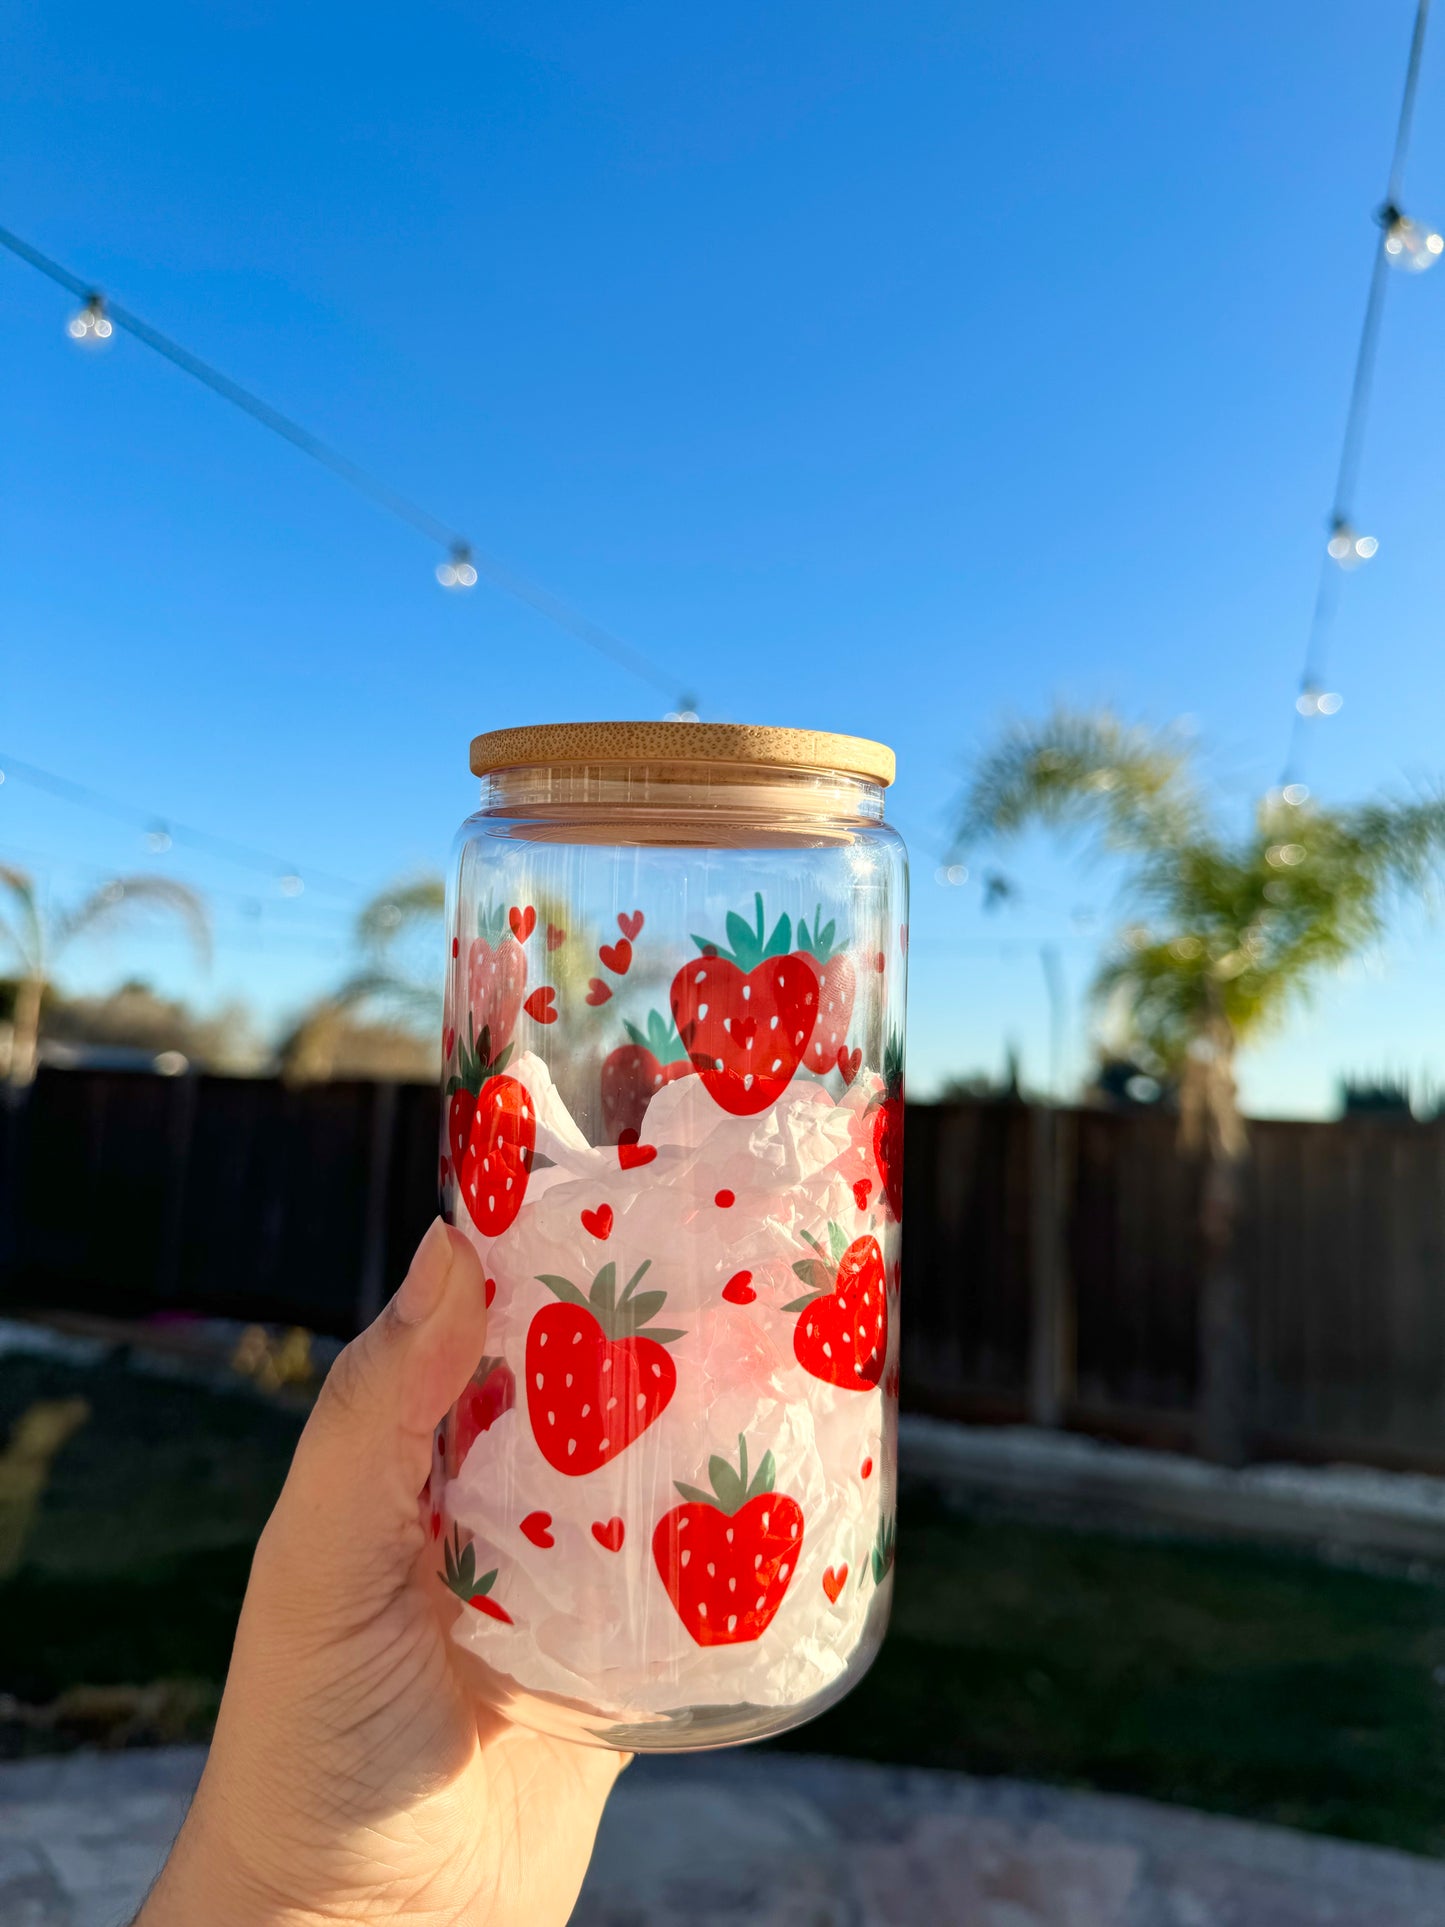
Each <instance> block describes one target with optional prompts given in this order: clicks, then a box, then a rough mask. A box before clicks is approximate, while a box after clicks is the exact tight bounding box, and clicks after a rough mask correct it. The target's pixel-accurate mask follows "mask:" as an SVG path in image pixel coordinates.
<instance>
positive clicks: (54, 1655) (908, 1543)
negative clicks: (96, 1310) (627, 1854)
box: [0, 1358, 1445, 1854]
mask: <svg viewBox="0 0 1445 1927" xmlns="http://www.w3.org/2000/svg"><path fill="white" fill-rule="evenodd" d="M77 1394H78V1395H80V1396H81V1397H83V1398H85V1399H86V1401H87V1402H88V1404H89V1406H90V1411H91V1416H90V1418H89V1420H88V1421H87V1422H86V1424H84V1425H83V1426H82V1427H81V1428H80V1430H79V1431H78V1432H76V1433H75V1434H74V1436H73V1437H71V1438H70V1439H69V1441H68V1442H67V1443H66V1444H65V1445H64V1446H63V1448H62V1449H61V1451H60V1453H59V1455H58V1457H57V1458H56V1460H55V1462H54V1464H53V1466H52V1467H51V1471H50V1476H49V1482H48V1484H47V1486H46V1488H45V1490H44V1493H43V1495H42V1497H41V1501H40V1506H39V1510H38V1512H37V1514H36V1516H35V1519H34V1521H33V1523H32V1525H31V1528H30V1531H29V1534H28V1537H27V1539H26V1543H25V1551H24V1556H23V1560H22V1562H21V1564H20V1565H19V1567H18V1569H17V1570H16V1571H15V1572H13V1573H12V1574H11V1575H10V1576H9V1577H8V1578H0V1694H10V1695H14V1696H15V1698H16V1699H18V1700H20V1701H22V1702H24V1703H26V1705H28V1706H30V1707H44V1706H48V1705H52V1704H53V1703H54V1702H56V1701H57V1700H59V1699H60V1696H61V1695H62V1694H66V1693H67V1692H71V1693H73V1691H74V1689H75V1688H76V1687H78V1686H87V1687H106V1686H114V1685H126V1684H129V1685H134V1686H146V1685H149V1684H151V1683H153V1682H156V1681H162V1680H165V1681H179V1682H188V1683H189V1684H188V1686H187V1689H186V1691H185V1692H183V1693H178V1694H177V1695H176V1705H177V1707H178V1708H179V1709H180V1710H179V1711H178V1712H176V1713H175V1714H174V1716H173V1718H172V1719H171V1722H170V1724H166V1723H165V1721H164V1720H163V1721H162V1723H161V1727H160V1731H161V1732H162V1733H163V1734H164V1736H166V1737H172V1736H175V1737H188V1736H199V1735H200V1734H202V1733H203V1732H204V1728H205V1722H206V1719H207V1717H208V1715H209V1713H210V1711H211V1710H212V1709H213V1708H214V1705H215V1701H216V1696H217V1694H218V1692H219V1688H220V1683H221V1681H222V1679H223V1678H224V1674H225V1667H226V1662H227V1657H228V1654H229V1651H230V1642H231V1635H232V1630H233V1627H234V1624H235V1617H236V1611H237V1608H238V1606H239V1603H240V1598H241V1594H242V1591H243V1589H244V1586H245V1580H246V1572H247V1568H248V1565H249V1561H250V1554H251V1547H252V1545H253V1543H254V1541H255V1537H256V1534H257V1532H258V1531H259V1530H260V1526H261V1523H262V1521H263V1520H264V1518H265V1516H266V1513H267V1511H268V1510H269V1507H270V1504H271V1501H272V1499H273V1498H274V1495H275V1493H276V1491H277V1489H278V1487H279V1485H280V1482H281V1479H282V1477H283V1476H284V1473H285V1469H286V1465H287V1462H288V1460H289V1457H290V1453H291V1449H292V1445H293V1443H294V1441H295V1437H296V1433H297V1431H298V1429H299V1427H300V1423H301V1417H300V1414H299V1413H298V1412H296V1411H293V1410H288V1409H283V1408H281V1407H279V1406H278V1405H276V1404H274V1403H272V1402H268V1401H267V1400H265V1399H263V1398H261V1397H260V1396H258V1395H256V1394H254V1393H252V1392H250V1391H247V1390H244V1389H239V1388H238V1389H237V1390H236V1391H235V1392H234V1393H228V1394H224V1395H222V1394H217V1393H215V1392H211V1391H207V1390H204V1389H202V1388H199V1387H196V1386H192V1385H187V1384H185V1383H182V1382H179V1381H175V1380H167V1379H163V1378H157V1377H154V1376H149V1375H142V1374H138V1373H135V1372H132V1371H129V1370H126V1369H125V1368H124V1367H123V1366H119V1365H116V1366H110V1367H104V1368H98V1369H95V1370H79V1369H77V1368H74V1367H70V1366H64V1365H60V1364H55V1363H49V1362H41V1361H36V1360H31V1359H17V1358H6V1359H0V1443H3V1440H4V1439H5V1438H6V1437H7V1436H8V1434H9V1432H10V1428H11V1427H12V1425H13V1424H14V1422H15V1420H16V1419H17V1418H18V1417H19V1416H20V1414H21V1413H22V1412H23V1411H25V1410H26V1409H27V1408H28V1407H30V1406H31V1405H33V1404H34V1402H35V1401H36V1400H38V1399H59V1398H66V1397H73V1396H75V1395H77ZM1437 1669H1441V1679H1442V1680H1445V1587H1442V1585H1441V1583H1440V1581H1439V1579H1438V1578H1437V1577H1430V1578H1424V1579H1421V1578H1407V1577H1404V1576H1392V1575H1390V1574H1384V1573H1368V1572H1359V1571H1353V1570H1347V1569H1343V1568H1340V1567H1335V1566H1330V1565H1325V1564H1322V1563H1320V1562H1318V1561H1316V1560H1314V1559H1311V1558H1309V1557H1307V1556H1304V1555H1300V1554H1294V1553H1275V1552H1270V1551H1265V1550H1261V1549H1259V1548H1256V1547H1245V1546H1220V1545H1198V1544H1193V1543H1187V1542H1183V1541H1179V1542H1174V1541H1160V1540H1148V1539H1137V1538H1127V1537H1115V1536H1112V1535H1109V1534H1105V1533H1099V1532H1071V1531H1067V1530H1063V1529H1060V1528H1058V1527H1055V1526H1051V1525H1042V1524H1037V1523H1029V1522H1025V1521H1020V1520H1001V1519H993V1518H979V1517H973V1516H968V1515H963V1514H957V1513H954V1512H952V1511H950V1510H949V1509H948V1508H946V1507H944V1506H943V1505H942V1504H940V1503H939V1502H937V1501H936V1500H932V1499H929V1498H927V1497H918V1496H913V1497H908V1498H906V1499H905V1503H904V1506H903V1512H902V1518H901V1523H900V1532H899V1547H898V1573H897V1594H896V1602H895V1608H894V1619H893V1629H892V1631H891V1633H890V1635H889V1638H888V1642H887V1644H886V1645H885V1647H884V1649H883V1653H882V1655H881V1657H880V1658H879V1660H878V1662H877V1664H876V1665H875V1667H874V1668H873V1671H872V1672H871V1673H870V1674H869V1676H868V1678H867V1679H866V1680H865V1681H864V1682H863V1683H862V1685H861V1686H859V1688H858V1689H857V1691H856V1692H855V1693H853V1694H852V1695H850V1697H849V1698H848V1699H846V1700H845V1701H843V1702H842V1704H841V1705H839V1706H838V1707H836V1708H835V1709H834V1710H833V1711H832V1712H831V1713H829V1714H827V1715H825V1716H824V1717H823V1718H822V1719H821V1720H818V1721H816V1722H814V1723H813V1724H812V1725H810V1726H807V1727H804V1728H801V1729H800V1730H799V1731H798V1732H797V1733H796V1734H793V1735H789V1736H788V1737H787V1738H786V1739H785V1740H784V1741H783V1742H781V1744H784V1745H788V1746H795V1747H798V1748H802V1749H806V1750H808V1751H813V1752H831V1753H837V1754H849V1755H853V1756H856V1757H859V1758H865V1759H873V1760H882V1761H888V1762H896V1763H900V1764H910V1765H919V1766H942V1767H957V1768H962V1769H965V1770H967V1771H970V1772H975V1773H1008V1774H1016V1775H1022V1776H1025V1777H1031V1778H1037V1779H1044V1780H1052V1781H1057V1782H1062V1783H1066V1784H1070V1785H1075V1786H1087V1787H1098V1788H1106V1789H1110V1790H1114V1791H1118V1792H1126V1793H1136V1794H1142V1795H1145V1796H1147V1797H1150V1798H1153V1799H1162V1800H1173V1801H1179V1802H1184V1803H1187V1804H1189V1805H1193V1806H1200V1807H1206V1808H1212V1809H1214V1810H1216V1811H1219V1812H1226V1813H1237V1814H1241V1815H1246V1816H1249V1817H1253V1818H1257V1819H1264V1820H1272V1821H1277V1822H1279V1823H1281V1824H1284V1825H1287V1826H1298V1827H1307V1828H1312V1829H1316V1830H1319V1831H1322V1832H1328V1833H1336V1834H1344V1835H1348V1836H1351V1837H1353V1838H1356V1839H1360V1840H1369V1841H1376V1842H1380V1843H1382V1844H1387V1845H1392V1846H1399V1847H1406V1848H1412V1849H1415V1850H1417V1851H1421V1852H1427V1853H1435V1854H1445V1690H1442V1686H1441V1685H1440V1684H1437V1681H1436V1677H1435V1675H1436V1671H1437ZM68 1735H69V1736H71V1737H73V1733H72V1732H71V1729H70V1728H68V1727H67V1724H66V1722H65V1721H64V1720H61V1722H60V1723H59V1729H58V1731H57V1730H56V1728H55V1726H54V1724H53V1723H49V1724H46V1723H41V1724H39V1725H37V1723H36V1722H35V1721H34V1720H31V1721H30V1722H29V1723H28V1724H26V1723H24V1722H22V1721H17V1720H12V1719H7V1717H6V1716H5V1715H4V1713H3V1712H0V1753H3V1752H5V1751H10V1752H14V1751H17V1750H29V1749H32V1748H33V1747H36V1746H53V1745H56V1744H60V1743H63V1742H64V1740H65V1739H66V1737H67V1736H68Z"/></svg>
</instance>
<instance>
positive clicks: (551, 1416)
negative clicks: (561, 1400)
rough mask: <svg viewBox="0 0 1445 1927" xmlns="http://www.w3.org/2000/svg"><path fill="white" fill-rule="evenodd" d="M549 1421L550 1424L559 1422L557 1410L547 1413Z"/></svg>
mask: <svg viewBox="0 0 1445 1927" xmlns="http://www.w3.org/2000/svg"><path fill="white" fill-rule="evenodd" d="M547 1423H548V1424H549V1425H555V1424H556V1423H557V1414H556V1413H555V1412H549V1413H548V1414H547Z"/></svg>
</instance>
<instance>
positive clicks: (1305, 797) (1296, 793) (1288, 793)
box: [1280, 783, 1310, 810]
mask: <svg viewBox="0 0 1445 1927" xmlns="http://www.w3.org/2000/svg"><path fill="white" fill-rule="evenodd" d="M1280 795H1281V796H1282V797H1283V798H1284V800H1285V802H1286V803H1288V804H1289V806H1290V808H1291V809H1295V810H1297V809H1298V808H1299V806H1300V804H1301V803H1308V802H1309V800H1310V792H1309V785H1308V784H1307V783H1286V784H1285V786H1284V788H1283V789H1282V790H1281V791H1280Z"/></svg>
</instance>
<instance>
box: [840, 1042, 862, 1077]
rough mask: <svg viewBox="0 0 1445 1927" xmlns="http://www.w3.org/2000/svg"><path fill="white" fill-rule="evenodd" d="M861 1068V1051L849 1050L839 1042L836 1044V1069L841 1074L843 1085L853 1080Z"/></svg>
mask: <svg viewBox="0 0 1445 1927" xmlns="http://www.w3.org/2000/svg"><path fill="white" fill-rule="evenodd" d="M862 1068H863V1053H862V1051H861V1050H855V1051H852V1052H850V1051H849V1049H848V1046H847V1045H846V1044H840V1045H839V1046H838V1069H839V1070H840V1071H841V1072H842V1074H843V1083H844V1085H845V1087H846V1086H847V1085H849V1084H851V1083H852V1082H853V1079H854V1078H855V1077H856V1076H857V1075H858V1073H859V1071H860V1070H861V1069H862Z"/></svg>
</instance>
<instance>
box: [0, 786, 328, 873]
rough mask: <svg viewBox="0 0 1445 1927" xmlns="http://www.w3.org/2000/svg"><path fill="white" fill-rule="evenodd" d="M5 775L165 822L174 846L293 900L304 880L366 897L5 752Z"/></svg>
mask: <svg viewBox="0 0 1445 1927" xmlns="http://www.w3.org/2000/svg"><path fill="white" fill-rule="evenodd" d="M0 777H18V778H19V779H20V781H21V782H22V783H29V784H31V785H32V786H33V787H34V788H36V789H41V790H46V791H48V792H49V794H50V795H51V796H59V797H63V798H64V800H65V801H66V802H67V803H75V804H78V805H79V806H80V808H82V809H87V810H93V811H95V812H96V813H97V814H99V815H101V816H109V817H113V818H114V819H116V820H117V821H118V822H121V823H130V824H132V825H134V826H135V827H137V828H139V829H142V830H145V831H147V832H152V831H154V830H155V827H156V825H157V824H162V823H163V824H164V825H165V831H166V834H167V835H168V836H169V837H170V839H171V841H172V842H174V843H181V844H185V845H186V846H187V847H188V848H190V849H193V850H200V851H202V852H204V853H205V854H206V855H208V856H216V857H221V858H223V859H224V861H226V862H227V863H235V864H237V865H239V866H240V867H242V868H243V869H249V870H263V871H265V873H266V874H267V875H268V876H270V877H272V878H273V879H275V880H276V881H277V882H278V883H280V884H281V885H282V886H283V894H285V895H288V896H294V895H299V894H300V892H299V891H297V890H294V889H293V890H286V889H285V888H284V886H285V884H286V883H288V882H294V881H295V880H296V879H298V878H302V879H304V882H305V884H306V887H307V888H310V889H315V890H320V891H322V892H324V893H325V894H327V895H330V896H347V897H360V896H364V895H365V892H364V891H363V889H362V887H361V885H360V884H359V883H352V882H350V881H349V880H348V879H347V878H346V877H338V876H332V875H331V874H330V873H329V872H328V871H325V870H312V869H306V870H304V871H302V870H301V869H299V868H298V866H297V865H296V864H295V863H293V862H291V861H290V859H289V858H283V857H279V856H275V855H273V854H272V852H270V851H269V850H261V849H257V848H256V847H255V846H254V845H253V844H249V843H238V842H235V841H234V840H233V839H232V838H230V837H226V836H215V835H213V834H212V833H211V832H210V831H209V830H197V829H193V828H192V827H191V826H190V825H189V824H186V823H178V822H177V821H176V819H175V818H174V817H173V816H164V815H162V814H161V813H160V812H159V811H157V810H141V809H137V808H136V807H135V805H134V804H131V803H122V802H120V801H119V800H118V799H117V798H116V797H113V796H107V795H105V794H104V792H103V791H101V790H93V789H91V788H90V787H89V785H88V784H85V783H76V782H72V780H71V779H70V778H69V777H68V776H57V775H56V774H55V773H54V771H52V770H48V769H39V768H37V766H36V765H35V764H34V763H23V762H21V761H19V760H18V759H17V758H16V757H13V756H6V755H4V754H3V753H0Z"/></svg>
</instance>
